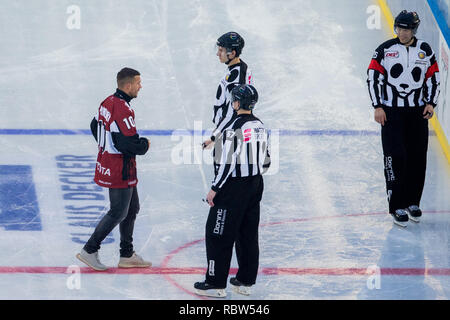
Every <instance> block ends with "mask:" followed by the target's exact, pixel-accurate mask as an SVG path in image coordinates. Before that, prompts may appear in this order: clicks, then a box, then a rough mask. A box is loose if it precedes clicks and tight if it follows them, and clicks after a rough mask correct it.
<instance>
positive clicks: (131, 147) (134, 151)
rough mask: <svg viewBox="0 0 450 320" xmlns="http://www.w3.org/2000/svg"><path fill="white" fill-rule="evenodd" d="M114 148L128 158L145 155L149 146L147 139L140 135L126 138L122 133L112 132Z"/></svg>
mask: <svg viewBox="0 0 450 320" xmlns="http://www.w3.org/2000/svg"><path fill="white" fill-rule="evenodd" d="M111 134H112V140H113V143H114V147H115V148H116V149H117V150H119V151H120V152H122V153H123V154H124V155H126V156H131V157H132V156H136V155H144V154H146V153H147V151H148V148H149V145H148V140H147V139H146V138H140V137H139V134H135V135H133V136H125V135H123V134H122V133H121V132H112V133H111Z"/></svg>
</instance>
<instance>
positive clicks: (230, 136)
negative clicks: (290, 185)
mask: <svg viewBox="0 0 450 320" xmlns="http://www.w3.org/2000/svg"><path fill="white" fill-rule="evenodd" d="M220 141H221V147H222V152H221V158H220V159H219V162H218V170H216V176H215V178H214V181H213V183H212V187H211V189H212V190H213V191H216V192H218V191H219V190H220V189H221V188H222V186H223V185H224V184H225V182H226V181H227V179H229V177H233V178H235V177H249V176H256V175H261V174H263V173H265V172H266V171H267V169H268V168H269V166H270V152H269V133H268V130H267V129H266V128H265V127H264V124H263V123H262V122H261V120H259V119H258V118H256V117H255V116H254V115H253V114H241V115H238V116H237V117H236V119H234V121H233V122H232V123H231V124H230V125H229V126H228V127H227V128H226V129H225V132H224V134H223V135H222V139H221V140H220ZM217 142H219V141H217ZM217 142H216V144H217Z"/></svg>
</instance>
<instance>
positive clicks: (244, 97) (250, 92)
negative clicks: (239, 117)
mask: <svg viewBox="0 0 450 320" xmlns="http://www.w3.org/2000/svg"><path fill="white" fill-rule="evenodd" d="M234 101H239V102H240V109H244V110H253V109H254V108H255V104H256V103H257V102H258V91H256V89H255V87H254V86H252V85H250V84H240V85H238V86H236V87H234V88H233V90H231V102H234Z"/></svg>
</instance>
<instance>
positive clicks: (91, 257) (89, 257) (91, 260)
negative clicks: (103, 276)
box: [77, 249, 108, 271]
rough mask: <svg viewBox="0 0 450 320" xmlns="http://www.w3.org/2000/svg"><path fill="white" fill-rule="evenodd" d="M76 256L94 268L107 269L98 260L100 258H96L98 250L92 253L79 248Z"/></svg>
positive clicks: (98, 269)
mask: <svg viewBox="0 0 450 320" xmlns="http://www.w3.org/2000/svg"><path fill="white" fill-rule="evenodd" d="M77 258H78V260H80V261H81V262H83V263H85V264H87V265H88V266H89V267H91V268H92V269H94V270H97V271H105V270H108V268H107V267H106V266H105V265H104V264H102V263H101V262H100V259H99V258H98V251H97V252H94V253H87V252H86V251H85V250H84V249H81V252H80V253H78V254H77Z"/></svg>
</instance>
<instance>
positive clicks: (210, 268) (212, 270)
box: [208, 260, 216, 277]
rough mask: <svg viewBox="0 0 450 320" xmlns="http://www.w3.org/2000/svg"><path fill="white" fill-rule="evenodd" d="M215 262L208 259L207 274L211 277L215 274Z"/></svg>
mask: <svg viewBox="0 0 450 320" xmlns="http://www.w3.org/2000/svg"><path fill="white" fill-rule="evenodd" d="M215 263H216V262H215V261H214V260H209V267H208V274H209V275H210V276H211V277H214V276H215V274H214V267H215Z"/></svg>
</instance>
